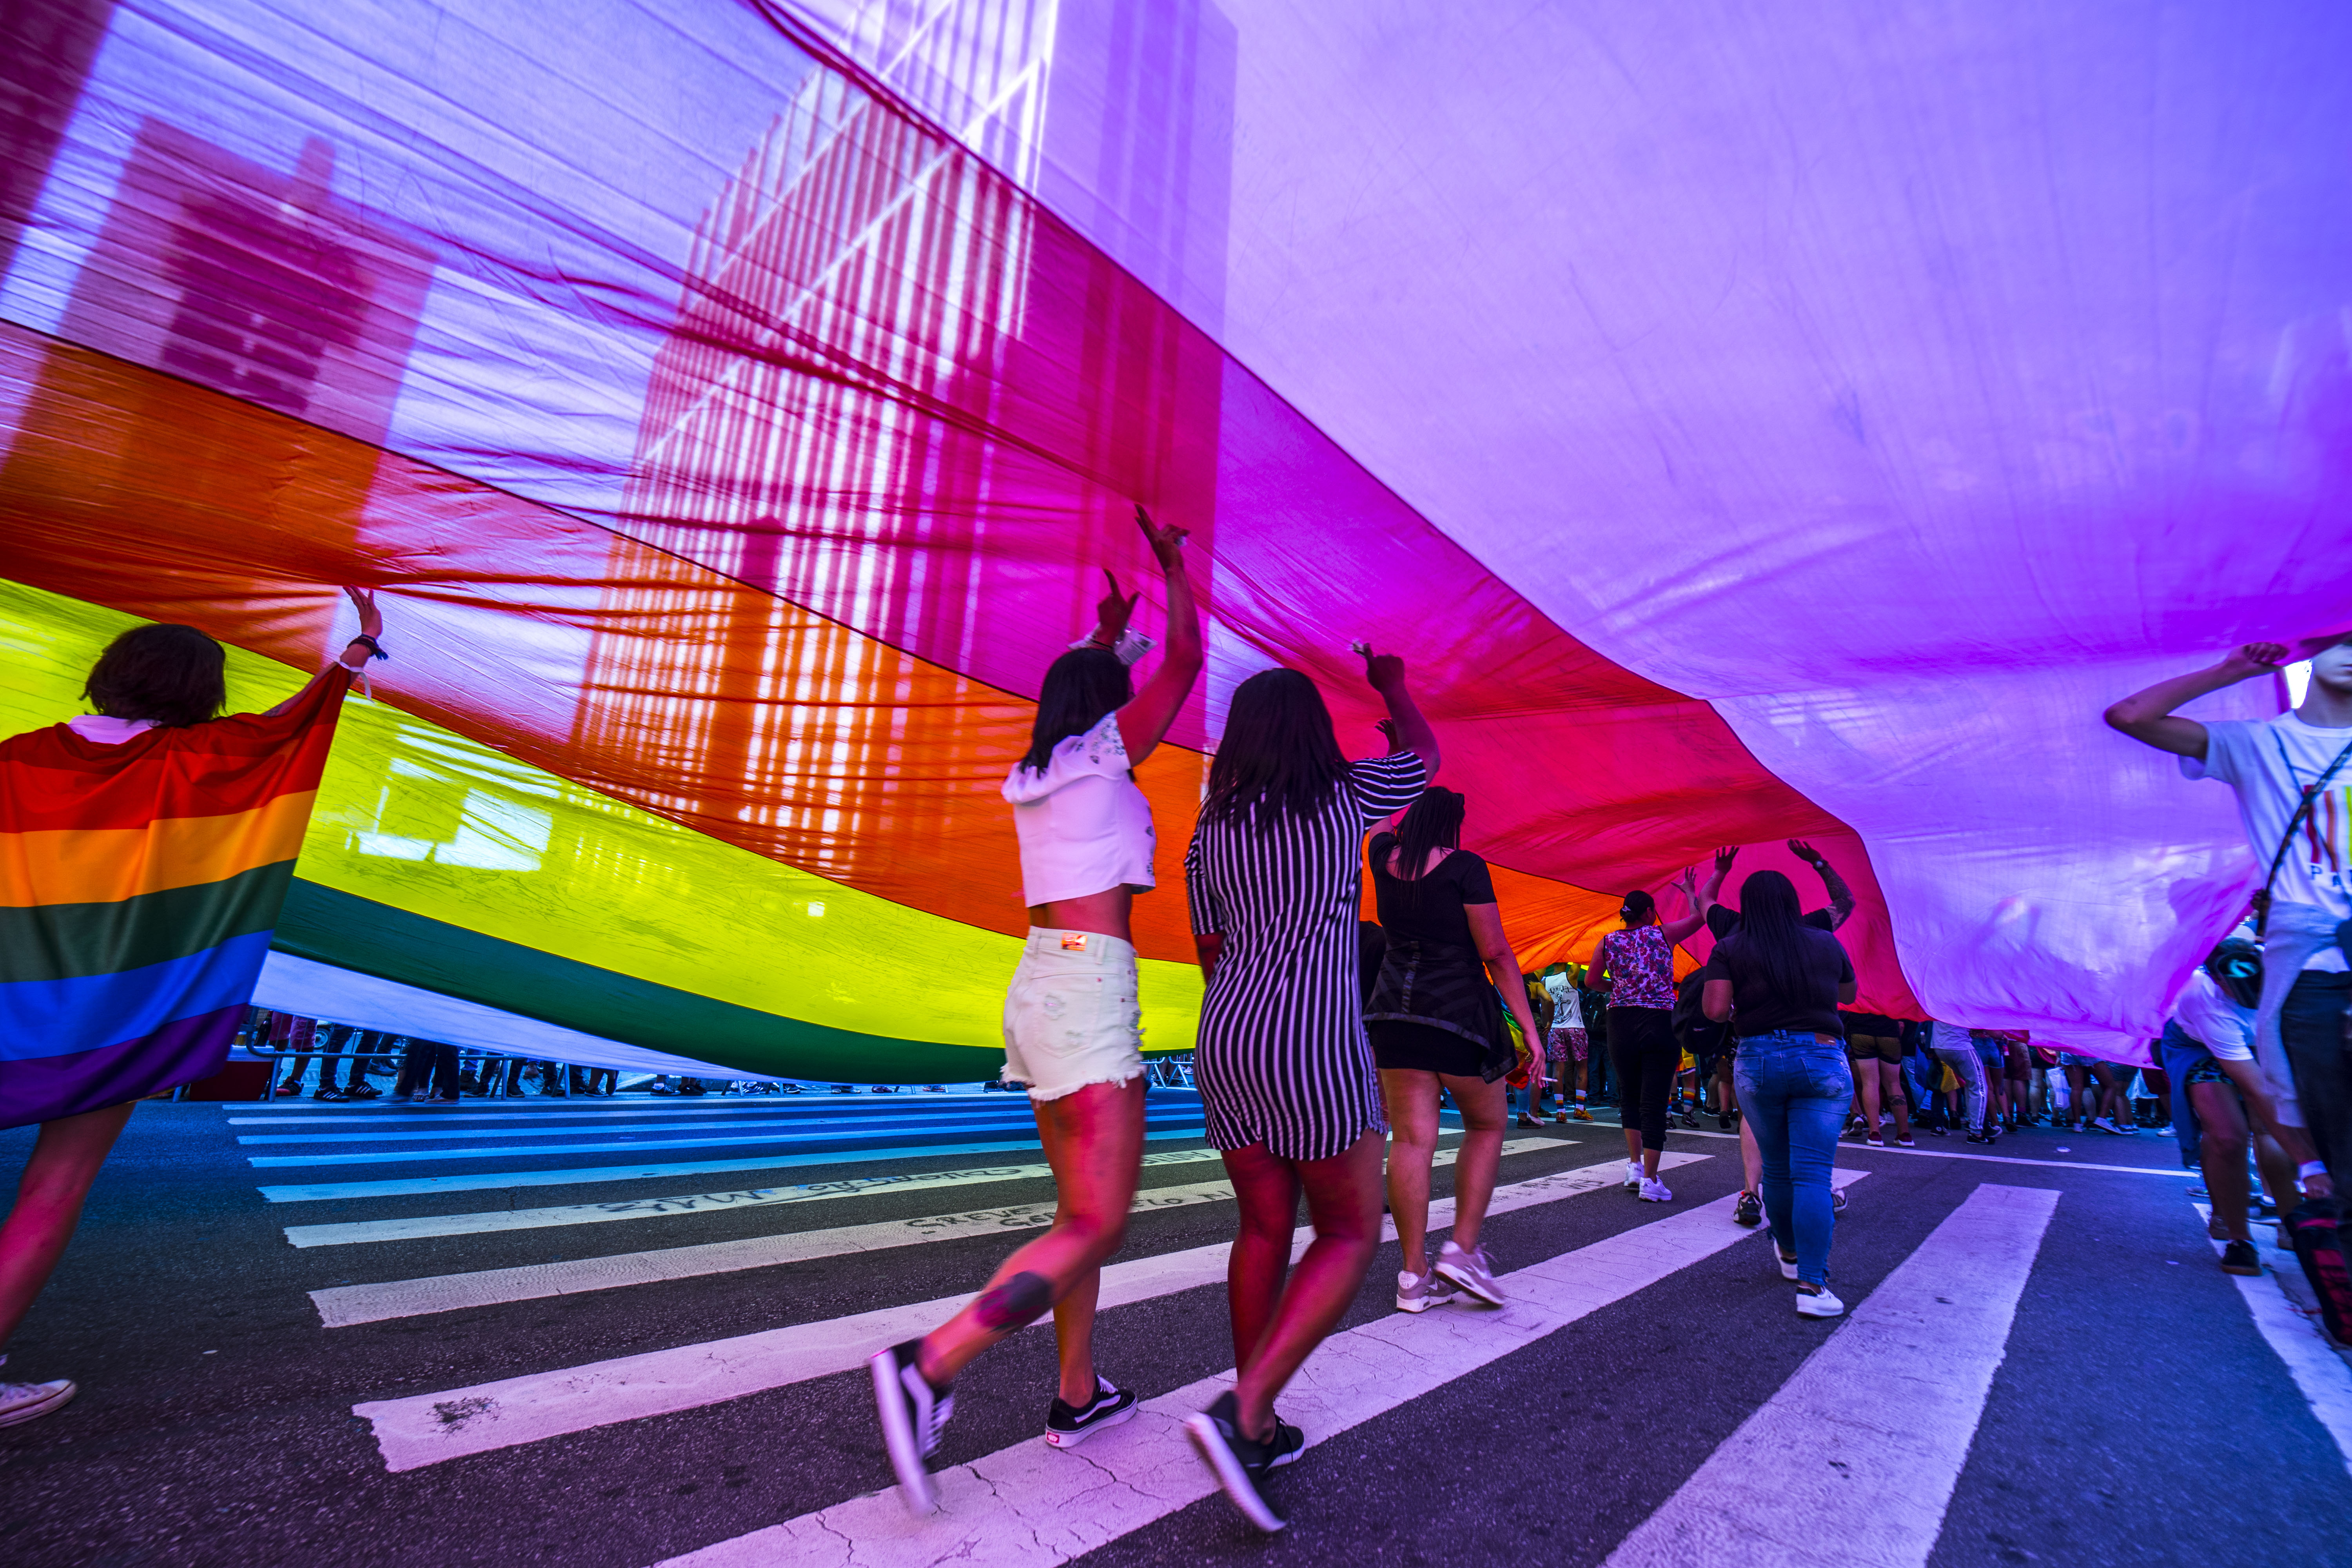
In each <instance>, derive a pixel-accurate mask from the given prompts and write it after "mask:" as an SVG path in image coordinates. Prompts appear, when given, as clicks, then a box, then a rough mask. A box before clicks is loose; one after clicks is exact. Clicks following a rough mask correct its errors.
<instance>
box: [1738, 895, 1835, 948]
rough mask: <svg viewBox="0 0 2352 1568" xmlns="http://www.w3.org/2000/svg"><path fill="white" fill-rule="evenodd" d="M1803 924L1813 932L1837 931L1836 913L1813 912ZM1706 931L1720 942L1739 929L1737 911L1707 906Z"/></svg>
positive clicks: (1826, 911) (1805, 918) (1832, 911)
mask: <svg viewBox="0 0 2352 1568" xmlns="http://www.w3.org/2000/svg"><path fill="white" fill-rule="evenodd" d="M1804 923H1805V924H1807V925H1809V926H1811V927H1812V928H1813V929H1814V930H1815V931H1835V930H1837V911H1836V910H1814V911H1813V912H1812V913H1811V914H1809V915H1806V916H1805V917H1804ZM1706 929H1707V931H1709V932H1711V933H1712V934H1713V935H1714V937H1715V940H1716V941H1717V942H1721V941H1722V940H1723V939H1724V938H1725V937H1727V936H1729V935H1730V934H1731V933H1732V932H1733V931H1738V929H1739V911H1738V910H1727V909H1725V908H1724V907H1723V906H1722V905H1721V904H1709V905H1708V906H1707V910H1706Z"/></svg>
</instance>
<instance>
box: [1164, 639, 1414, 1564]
mask: <svg viewBox="0 0 2352 1568" xmlns="http://www.w3.org/2000/svg"><path fill="white" fill-rule="evenodd" d="M1364 674H1365V679H1367V680H1369V681H1370V683H1371V686H1372V689H1374V690H1376V691H1378V692H1379V693H1380V694H1381V697H1382V698H1384V699H1385V700H1387V703H1388V710H1389V715H1390V720H1391V722H1392V723H1393V724H1394V725H1395V726H1396V734H1397V740H1398V742H1399V743H1400V745H1401V748H1402V749H1400V750H1397V751H1393V752H1390V753H1389V754H1388V755H1386V756H1382V757H1366V758H1364V759H1362V760H1361V761H1359V762H1353V763H1351V762H1349V761H1348V760H1347V758H1346V756H1345V754H1344V753H1342V752H1340V750H1339V740H1338V738H1337V736H1335V735H1334V733H1333V732H1332V729H1331V714H1330V710H1328V709H1327V708H1326V707H1325V706H1324V705H1323V696H1322V693H1320V692H1318V690H1316V689H1315V683H1314V682H1313V681H1311V680H1309V679H1307V677H1306V676H1304V675H1301V674H1300V673H1298V671H1297V670H1295V669H1269V670H1265V671H1262V672H1261V673H1259V674H1256V675H1253V676H1251V677H1250V678H1249V679H1247V680H1244V681H1243V682H1242V683H1241V685H1240V686H1238V687H1236V688H1235V689H1234V700H1233V707H1232V709H1231V710H1230V712H1229V713H1228V715H1227V717H1226V720H1225V733H1224V737H1223V740H1222V741H1220V742H1218V745H1217V754H1216V761H1215V762H1214V763H1213V764H1212V765H1211V767H1210V769H1209V793H1208V798H1207V799H1206V800H1204V801H1203V802H1202V805H1201V821H1200V826H1198V827H1197V828H1195V829H1194V831H1193V834H1192V847H1191V848H1190V849H1189V850H1188V851H1187V852H1186V854H1185V857H1184V888H1185V891H1186V893H1187V894H1188V895H1189V897H1190V900H1191V903H1192V931H1193V938H1192V940H1193V942H1195V943H1196V944H1197V945H1198V946H1199V948H1200V952H1201V968H1202V973H1205V974H1206V975H1207V977H1208V994H1207V995H1206V996H1205V997H1204V998H1203V999H1202V1005H1201V1032H1200V1041H1199V1049H1198V1051H1197V1052H1196V1054H1195V1056H1194V1058H1193V1074H1194V1077H1195V1079H1196V1080H1197V1081H1198V1083H1199V1085H1200V1089H1201V1101H1202V1109H1203V1110H1205V1111H1206V1112H1207V1115H1208V1123H1209V1141H1210V1142H1212V1143H1213V1144H1215V1145H1216V1147H1217V1149H1218V1151H1219V1152H1221V1153H1222V1154H1223V1156H1224V1162H1225V1173H1226V1175H1227V1176H1228V1177H1229V1178H1230V1179H1231V1180H1232V1182H1233V1186H1234V1200H1235V1201H1236V1203H1237V1204H1238V1205H1239V1206H1240V1210H1241V1234H1240V1235H1239V1237H1237V1238H1236V1239H1235V1240H1234V1249H1233V1256H1232V1260H1231V1261H1230V1263H1228V1265H1227V1266H1226V1296H1227V1305H1228V1307H1229V1309H1230V1310H1231V1312H1232V1316H1233V1329H1234V1366H1235V1368H1236V1369H1238V1371H1239V1373H1240V1378H1239V1380H1238V1381H1237V1382H1236V1383H1235V1384H1234V1388H1233V1389H1232V1391H1231V1392H1229V1393H1227V1394H1223V1396H1221V1397H1220V1398H1219V1399H1218V1400H1217V1401H1216V1402H1215V1403H1214V1404H1213V1405H1210V1406H1209V1408H1208V1409H1207V1410H1205V1411H1203V1412H1202V1413H1201V1414H1199V1415H1193V1416H1191V1417H1189V1418H1188V1419H1187V1420H1186V1422H1185V1426H1186V1429H1187V1431H1188V1432H1189V1434H1190V1435H1191V1436H1192V1443H1193V1446H1194V1447H1196V1448H1197V1449H1198V1450H1199V1451H1200V1454H1201V1457H1202V1459H1203V1460H1204V1461H1205V1462H1206V1463H1207V1464H1208V1466H1209V1468H1210V1469H1211V1470H1212V1471H1213V1473H1214V1474H1215V1476H1216V1478H1217V1482H1218V1484H1219V1485H1220V1486H1222V1487H1223V1489H1224V1490H1225V1495H1226V1496H1227V1497H1229V1498H1231V1499H1232V1500H1233V1502H1234V1506H1235V1507H1237V1508H1239V1509H1240V1510H1241V1511H1242V1512H1243V1514H1244V1515H1245V1516H1246V1517H1247V1518H1248V1519H1249V1521H1251V1522H1252V1523H1253V1524H1255V1525H1256V1526H1257V1527H1258V1528H1259V1529H1260V1530H1267V1531H1273V1530H1279V1529H1281V1528H1282V1524H1283V1521H1282V1518H1281V1516H1280V1515H1279V1514H1277V1513H1276V1512H1275V1510H1274V1509H1273V1508H1272V1506H1271V1505H1270V1504H1268V1503H1267V1501H1266V1500H1265V1496H1264V1494H1263V1492H1262V1491H1261V1490H1260V1485H1261V1483H1262V1482H1263V1480H1264V1479H1265V1474H1266V1472H1267V1471H1269V1470H1271V1469H1273V1468H1276V1467H1277V1466H1279V1465H1283V1464H1286V1463H1288V1462H1289V1461H1290V1460H1291V1459H1293V1458H1296V1457H1297V1453H1298V1450H1299V1448H1300V1447H1302V1446H1303V1445H1304V1443H1305V1438H1304V1437H1302V1436H1300V1434H1299V1432H1298V1430H1297V1428H1296V1427H1293V1426H1284V1425H1282V1424H1281V1423H1280V1422H1278V1421H1277V1420H1276V1418H1275V1414H1274V1400H1275V1396H1276V1394H1280V1393H1281V1392H1282V1389H1283V1386H1284V1385H1285V1384H1287V1383H1288V1382H1289V1381H1290V1377H1291V1374H1292V1373H1295V1372H1297V1370H1298V1366H1299V1363H1302V1362H1304V1361H1305V1360H1306V1359H1307V1354H1308V1352H1311V1351H1313V1350H1314V1349H1315V1347H1316V1346H1317V1345H1318V1344H1320V1343H1322V1342H1323V1337H1324V1336H1325V1335H1326V1334H1328V1333H1329V1332H1330V1331H1331V1328H1332V1325H1334V1324H1335V1323H1337V1322H1338V1321H1339V1314H1340V1313H1342V1312H1344V1311H1346V1310H1347V1309H1348V1304H1349V1302H1350V1301H1351V1300H1354V1299H1355V1295H1356V1291H1357V1289H1359V1288H1360V1286H1361V1285H1362V1284H1363V1282H1364V1273H1365V1270H1367V1269H1368V1268H1370V1267H1371V1262H1372V1254H1373V1252H1374V1251H1375V1250H1376V1249H1377V1248H1378V1247H1379V1246H1380V1240H1381V1143H1382V1142H1383V1137H1384V1135H1385V1134H1386V1132H1387V1131H1388V1122H1387V1119H1386V1118H1385V1117H1384V1116H1382V1114H1381V1096H1380V1081H1379V1079H1378V1078H1377V1076H1376V1075H1375V1073H1374V1069H1373V1067H1372V1052H1371V1047H1370V1044H1369V1043H1368V1042H1367V1041H1366V1039H1365V1037H1364V1004H1363V994H1362V993H1361V992H1360V990H1359V989H1358V969H1357V965H1358V946H1357V935H1356V915H1357V909H1358V901H1359V900H1360V896H1361V887H1362V872H1361V869H1360V867H1361V862H1360V858H1359V857H1360V853H1361V849H1360V846H1361V845H1362V843H1363V835H1364V830H1365V829H1366V828H1368V827H1370V826H1373V825H1374V824H1376V823H1378V822H1379V821H1380V820H1381V818H1383V817H1385V816H1390V815H1391V813H1394V812H1396V811H1399V810H1401V809H1402V808H1403V807H1405V806H1407V805H1412V802H1413V800H1414V798H1415V797H1417V796H1418V795H1420V794H1421V792H1422V787H1423V784H1424V783H1425V781H1426V779H1427V776H1428V774H1430V773H1434V772H1435V771H1436V770H1437V763H1438V755H1437V738H1436V736H1435V735H1433V734H1432V733H1431V732H1430V728H1429V725H1428V723H1427V721H1424V720H1423V718H1422V716H1421V710H1420V709H1418V708H1416V707H1415V706H1414V705H1413V700H1412V694H1411V693H1410V692H1409V691H1408V690H1407V689H1406V688H1405V679H1404V661H1403V660H1402V659H1401V658H1396V657H1395V656H1394V655H1392V654H1383V655H1380V656H1377V657H1375V656H1373V655H1370V654H1369V653H1368V654H1367V655H1366V656H1365V667H1364ZM1302 1192H1304V1193H1305V1194H1306V1197H1307V1217H1308V1218H1309V1220H1310V1221H1311V1222H1312V1223H1313V1225H1314V1227H1315V1239H1314V1241H1313V1243H1312V1244H1311V1245H1309V1246H1308V1247H1307V1251H1306V1253H1305V1255H1304V1256H1303V1257H1301V1258H1299V1260H1298V1266H1297V1268H1295V1269H1293V1268H1290V1267H1289V1264H1290V1244H1291V1230H1292V1226H1294V1225H1295V1224H1296V1222H1297V1212H1298V1199H1299V1194H1301V1193H1302ZM1286 1274H1287V1279H1285V1276H1286Z"/></svg>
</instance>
